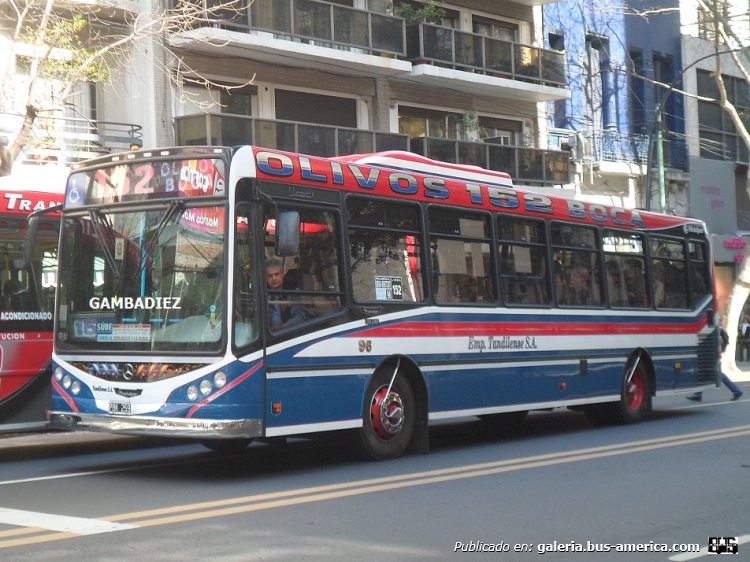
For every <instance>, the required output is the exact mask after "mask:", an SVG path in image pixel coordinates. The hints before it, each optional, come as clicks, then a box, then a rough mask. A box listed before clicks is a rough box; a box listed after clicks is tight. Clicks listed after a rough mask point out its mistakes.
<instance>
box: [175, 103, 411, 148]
mask: <svg viewBox="0 0 750 562" xmlns="http://www.w3.org/2000/svg"><path fill="white" fill-rule="evenodd" d="M175 127H176V132H177V144H179V145H210V146H235V145H240V144H253V145H256V146H263V147H265V148H273V149H276V150H286V151H289V152H299V153H301V154H310V155H311V156H323V157H331V156H345V155H349V154H363V153H368V152H380V151H383V150H409V137H408V135H403V134H399V133H386V132H379V131H368V130H364V129H352V128H347V127H334V126H331V125H318V124H315V123H301V122H298V121H285V120H280V119H260V118H257V117H246V116H242V115H227V114H220V113H200V114H197V115H188V116H184V117H177V118H175Z"/></svg>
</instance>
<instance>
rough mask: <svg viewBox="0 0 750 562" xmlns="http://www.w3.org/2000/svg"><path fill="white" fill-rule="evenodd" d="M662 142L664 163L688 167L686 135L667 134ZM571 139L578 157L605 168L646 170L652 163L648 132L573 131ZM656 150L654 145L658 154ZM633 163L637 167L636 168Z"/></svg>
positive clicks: (678, 167) (623, 170)
mask: <svg viewBox="0 0 750 562" xmlns="http://www.w3.org/2000/svg"><path fill="white" fill-rule="evenodd" d="M662 142H663V154H664V165H665V166H666V167H668V168H675V169H679V170H683V171H686V170H687V169H688V168H687V162H688V159H687V145H686V144H685V141H684V139H677V138H665V139H663V141H662ZM570 143H571V146H575V150H574V151H573V159H574V160H576V161H581V162H588V163H592V164H594V165H595V166H597V167H598V168H599V170H600V171H603V172H609V173H618V172H620V173H623V174H632V173H634V172H636V173H645V166H647V165H648V150H649V136H648V135H641V134H628V133H621V132H619V131H597V132H590V131H588V132H582V133H574V132H572V131H571V137H570ZM655 154H656V153H655V149H654V155H653V157H654V158H655ZM633 166H637V168H635V169H634V168H633Z"/></svg>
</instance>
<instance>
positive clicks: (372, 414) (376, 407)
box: [360, 371, 417, 460]
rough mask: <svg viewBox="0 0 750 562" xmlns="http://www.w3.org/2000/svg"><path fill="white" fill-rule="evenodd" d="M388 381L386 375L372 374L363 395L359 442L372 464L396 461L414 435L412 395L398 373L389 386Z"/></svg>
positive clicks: (415, 408) (414, 412)
mask: <svg viewBox="0 0 750 562" xmlns="http://www.w3.org/2000/svg"><path fill="white" fill-rule="evenodd" d="M391 377H392V374H391V373H388V372H387V371H379V372H377V373H375V374H374V375H373V377H372V379H371V380H370V384H369V385H368V387H367V392H366V393H365V400H364V404H363V413H362V429H361V430H360V441H361V443H362V447H363V448H364V453H365V454H366V455H367V456H368V457H370V458H371V459H374V460H386V459H395V458H397V457H400V456H401V455H402V454H403V453H404V451H406V448H407V447H408V446H409V442H410V441H411V438H412V436H413V435H414V424H415V422H416V417H417V404H416V400H415V399H414V391H413V390H412V388H411V385H410V384H409V381H408V380H406V377H405V376H403V375H402V374H401V373H398V374H397V375H396V378H395V379H394V380H393V385H391ZM389 385H391V388H390V392H389V391H388V387H389Z"/></svg>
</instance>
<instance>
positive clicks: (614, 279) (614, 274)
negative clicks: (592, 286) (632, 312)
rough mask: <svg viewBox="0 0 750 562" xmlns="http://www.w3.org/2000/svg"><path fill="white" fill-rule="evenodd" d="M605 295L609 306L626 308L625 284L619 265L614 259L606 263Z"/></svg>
mask: <svg viewBox="0 0 750 562" xmlns="http://www.w3.org/2000/svg"><path fill="white" fill-rule="evenodd" d="M607 294H609V304H610V306H627V305H628V301H627V299H626V293H625V283H624V280H623V277H622V270H621V269H620V263H619V262H618V261H617V260H616V259H611V260H609V261H608V262H607Z"/></svg>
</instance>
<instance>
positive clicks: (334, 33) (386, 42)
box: [169, 0, 406, 57]
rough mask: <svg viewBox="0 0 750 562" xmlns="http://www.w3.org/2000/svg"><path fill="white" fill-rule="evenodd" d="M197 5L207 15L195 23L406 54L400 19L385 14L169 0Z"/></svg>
mask: <svg viewBox="0 0 750 562" xmlns="http://www.w3.org/2000/svg"><path fill="white" fill-rule="evenodd" d="M184 3H189V4H198V5H200V6H201V7H202V8H203V9H205V10H206V11H207V14H208V17H207V18H206V19H205V20H202V21H198V22H196V24H195V27H206V26H209V27H218V28H222V29H228V30H231V31H240V32H245V33H253V34H255V33H258V32H261V33H262V32H266V33H271V34H273V35H274V37H275V38H278V39H285V40H289V41H296V42H300V43H310V44H314V45H319V46H323V47H329V48H334V49H343V50H353V51H361V52H364V53H367V54H378V55H380V54H387V55H394V56H401V57H403V56H406V39H405V37H406V31H405V29H406V22H405V21H404V19H403V18H399V17H395V16H391V15H388V14H383V13H378V12H371V11H368V10H359V9H356V8H351V7H348V6H340V5H337V4H330V3H328V2H320V1H318V0H254V1H253V2H252V3H251V4H250V5H249V6H248V3H249V2H248V0H235V1H234V2H232V1H230V0H169V5H170V8H171V9H173V10H174V9H179V8H180V5H181V4H184Z"/></svg>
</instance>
